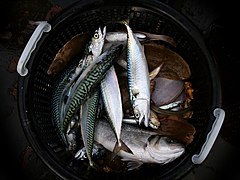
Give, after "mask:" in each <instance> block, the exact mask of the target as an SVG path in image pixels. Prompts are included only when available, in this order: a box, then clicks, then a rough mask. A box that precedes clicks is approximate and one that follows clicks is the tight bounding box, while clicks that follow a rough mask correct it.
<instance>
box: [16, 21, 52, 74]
mask: <svg viewBox="0 0 240 180" xmlns="http://www.w3.org/2000/svg"><path fill="white" fill-rule="evenodd" d="M35 24H36V25H38V26H37V28H36V29H35V31H34V32H33V34H32V36H31V38H30V39H29V41H28V43H27V45H26V47H25V48H24V50H23V52H22V54H21V57H20V59H19V61H18V64H17V72H18V74H20V75H21V76H26V75H27V73H28V69H27V68H26V64H27V62H28V60H29V58H30V55H31V53H32V52H33V51H34V49H35V48H36V45H37V42H38V41H39V39H40V38H41V36H42V34H43V32H49V31H50V30H51V25H50V24H49V23H48V22H47V21H37V22H35Z"/></svg>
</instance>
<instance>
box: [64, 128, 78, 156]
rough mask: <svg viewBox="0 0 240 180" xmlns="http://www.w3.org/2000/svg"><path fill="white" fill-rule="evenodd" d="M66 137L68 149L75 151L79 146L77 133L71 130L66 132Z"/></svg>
mask: <svg viewBox="0 0 240 180" xmlns="http://www.w3.org/2000/svg"><path fill="white" fill-rule="evenodd" d="M66 139H67V142H68V146H67V150H68V151H74V150H75V149H76V147H77V135H76V133H74V132H70V133H67V134H66Z"/></svg>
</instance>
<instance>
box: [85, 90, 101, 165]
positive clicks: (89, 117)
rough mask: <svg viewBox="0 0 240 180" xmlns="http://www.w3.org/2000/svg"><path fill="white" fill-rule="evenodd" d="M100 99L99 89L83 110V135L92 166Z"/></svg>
mask: <svg viewBox="0 0 240 180" xmlns="http://www.w3.org/2000/svg"><path fill="white" fill-rule="evenodd" d="M99 97H100V93H99V90H98V89H97V90H96V91H95V92H94V93H93V94H92V96H91V97H89V98H88V99H87V101H86V102H85V103H84V104H83V105H82V108H81V134H82V139H83V144H84V147H85V148H86V153H87V157H88V160H89V164H90V166H93V161H92V148H93V141H94V128H95V122H96V118H97V111H98V101H99Z"/></svg>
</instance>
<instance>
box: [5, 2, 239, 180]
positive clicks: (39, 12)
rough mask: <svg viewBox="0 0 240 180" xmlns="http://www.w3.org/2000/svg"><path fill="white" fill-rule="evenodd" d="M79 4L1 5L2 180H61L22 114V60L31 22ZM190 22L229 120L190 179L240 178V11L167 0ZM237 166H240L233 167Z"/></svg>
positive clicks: (219, 4)
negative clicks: (210, 61) (210, 58)
mask: <svg viewBox="0 0 240 180" xmlns="http://www.w3.org/2000/svg"><path fill="white" fill-rule="evenodd" d="M73 2H76V0H68V1H67V0H65V1H64V0H55V1H54V0H32V1H27V0H12V1H1V2H0V22H1V28H0V85H1V86H0V87H1V93H0V101H1V103H0V115H1V116H0V117H1V121H0V125H1V126H0V127H1V129H0V132H1V133H0V135H1V137H0V140H1V141H0V143H1V161H0V162H1V167H2V168H0V179H2V180H4V179H14V178H13V177H15V176H17V178H21V177H22V178H24V179H28V178H29V179H60V178H58V177H57V176H56V175H54V173H53V172H52V171H51V170H49V169H48V167H46V166H45V165H44V164H43V163H42V162H41V160H40V159H39V158H38V157H37V155H36V154H35V153H34V151H33V150H32V148H31V146H30V145H29V143H28V142H27V140H26V138H25V136H24V133H23V131H22V128H21V124H20V120H19V117H18V109H17V79H18V74H17V72H16V64H17V61H18V59H19V57H20V55H21V53H22V51H23V49H24V47H25V45H26V44H27V42H28V40H29V38H30V36H31V34H32V33H33V31H34V28H35V27H34V26H32V25H31V22H32V21H40V20H50V19H51V18H53V17H54V16H55V15H56V14H58V13H59V12H60V11H61V10H62V9H65V8H67V7H68V6H69V5H70V4H71V3H73ZM162 2H164V3H166V4H168V5H170V6H172V7H173V8H175V9H177V10H178V11H180V12H181V13H183V14H184V15H185V16H187V18H189V19H190V20H191V21H192V22H193V23H194V24H195V25H196V26H197V27H198V28H199V30H200V31H201V33H202V34H203V37H204V39H205V41H206V44H207V45H208V47H209V48H210V50H211V52H212V53H213V55H214V57H215V59H216V62H217V64H218V67H219V75H220V78H221V82H222V95H223V96H222V108H223V109H224V110H225V112H226V117H225V120H224V123H223V126H222V128H221V131H220V133H219V136H218V138H217V140H216V142H215V144H214V146H213V148H212V150H211V152H210V154H209V156H208V157H207V159H206V160H205V162H204V163H203V164H202V165H201V166H199V167H196V168H195V169H194V170H193V171H192V172H190V173H189V174H188V175H187V176H186V177H184V179H185V180H187V179H189V180H190V179H197V180H201V179H217V178H219V177H222V178H224V177H228V178H229V179H239V178H240V172H239V171H238V169H239V168H238V166H239V154H237V153H238V147H239V146H238V142H239V138H240V136H239V129H240V125H239V124H240V123H239V121H240V98H239V97H240V96H239V92H240V88H239V84H240V83H239V82H240V81H239V73H240V58H239V41H238V40H239V38H238V37H239V31H238V29H237V26H239V18H238V17H239V15H238V13H239V10H240V9H239V8H238V6H237V5H236V3H234V2H233V1H221V2H219V1H211V2H207V1H200V0H178V1H176V0H175V1H174V0H162ZM234 163H236V164H237V165H234Z"/></svg>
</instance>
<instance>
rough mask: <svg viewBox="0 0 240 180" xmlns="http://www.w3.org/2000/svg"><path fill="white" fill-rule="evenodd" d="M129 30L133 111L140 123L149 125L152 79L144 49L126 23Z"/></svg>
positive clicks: (129, 69) (129, 79)
mask: <svg viewBox="0 0 240 180" xmlns="http://www.w3.org/2000/svg"><path fill="white" fill-rule="evenodd" d="M125 25H126V27H127V31H128V42H127V72H128V86H129V95H130V101H131V104H132V107H133V112H134V115H135V117H136V118H138V119H139V123H143V122H144V125H145V126H146V127H147V126H148V119H149V115H150V80H149V71H148V64H147V60H146V57H145V54H144V50H143V48H142V46H141V44H140V42H139V40H138V39H137V38H136V36H135V35H134V34H133V32H132V30H131V28H130V27H129V26H128V25H127V24H125Z"/></svg>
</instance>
